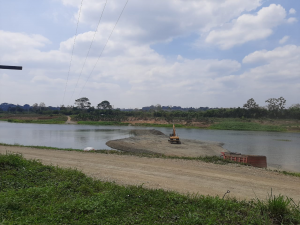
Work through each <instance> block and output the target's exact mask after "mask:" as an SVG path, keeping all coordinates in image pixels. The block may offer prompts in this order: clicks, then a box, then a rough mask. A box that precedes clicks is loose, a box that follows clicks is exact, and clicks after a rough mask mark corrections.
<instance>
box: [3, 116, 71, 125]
mask: <svg viewBox="0 0 300 225" xmlns="http://www.w3.org/2000/svg"><path fill="white" fill-rule="evenodd" d="M2 121H7V122H11V123H37V124H63V123H65V122H66V121H67V117H64V116H63V117H59V118H53V119H46V120H42V119H41V120H33V119H26V120H20V119H5V120H2Z"/></svg>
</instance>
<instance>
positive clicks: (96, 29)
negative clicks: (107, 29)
mask: <svg viewBox="0 0 300 225" xmlns="http://www.w3.org/2000/svg"><path fill="white" fill-rule="evenodd" d="M107 1H108V0H106V2H105V5H104V8H103V10H102V13H101V16H100V18H99V21H98V25H97V29H96V30H95V33H94V36H93V39H92V41H91V44H90V47H89V50H88V52H87V54H86V57H85V60H84V63H83V66H82V68H81V71H80V74H79V77H78V79H77V83H76V85H75V88H74V90H73V93H72V96H71V98H70V101H69V104H70V102H71V100H72V97H73V95H74V92H75V90H76V88H77V85H78V81H79V79H80V77H81V74H82V71H83V68H84V66H85V63H86V60H87V57H88V55H89V53H90V50H91V47H92V45H93V43H94V40H95V36H96V34H97V32H98V28H99V25H100V22H101V19H102V16H103V13H104V10H105V7H106V4H107Z"/></svg>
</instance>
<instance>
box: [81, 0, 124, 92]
mask: <svg viewBox="0 0 300 225" xmlns="http://www.w3.org/2000/svg"><path fill="white" fill-rule="evenodd" d="M128 2H129V0H127V1H126V3H125V5H124V7H123V9H122V12H121V14H120V16H119V18H118V20H117V22H116V24H115V26H114V28H113V29H112V31H111V33H110V35H109V37H108V39H107V41H106V43H105V45H104V47H103V49H102V51H101V53H100V55H99V57H98V59H97V61H96V63H95V65H94V67H93V69H92V72H91V73H90V75H89V76H88V78H87V80H86V81H85V84H84V85H83V87H82V89H81V91H80V94H79V96H81V93H82V91H83V89H84V88H85V85H86V84H87V82H88V80H89V79H90V77H91V75H92V73H93V72H94V70H95V68H96V65H97V64H98V62H99V59H100V57H101V56H102V54H103V52H104V50H105V48H106V46H107V43H108V41H109V39H110V38H111V36H112V34H113V32H114V30H115V28H116V26H117V24H118V22H119V20H120V18H121V16H122V14H123V12H124V10H125V8H126V6H127V4H128Z"/></svg>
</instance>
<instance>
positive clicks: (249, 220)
mask: <svg viewBox="0 0 300 225" xmlns="http://www.w3.org/2000/svg"><path fill="white" fill-rule="evenodd" d="M99 172H101V171H99ZM0 177H1V182H0V199H1V201H0V224H280V223H281V224H299V223H300V213H299V210H298V208H297V207H298V206H296V205H294V204H291V202H288V204H284V205H280V206H277V205H278V204H273V205H272V203H269V202H262V201H255V200H253V201H238V200H236V199H230V198H226V199H221V198H219V197H211V196H203V195H189V196H185V195H181V194H178V193H175V192H170V191H164V190H148V189H145V188H143V187H142V186H127V187H124V186H119V185H116V184H114V183H108V182H101V181H99V180H93V179H92V178H90V177H87V176H86V175H84V174H83V173H81V172H79V171H77V170H72V169H61V168H59V167H54V166H44V165H42V164H41V163H40V162H38V161H36V160H25V159H24V158H23V157H22V156H21V155H18V154H6V155H0ZM200 194H201V193H200ZM277 198H278V197H274V201H277ZM280 198H281V197H279V200H278V201H281V199H280ZM274 205H275V206H274ZM279 209H280V210H279ZM278 210H279V211H280V213H279V214H278V213H277V212H279V211H278Z"/></svg>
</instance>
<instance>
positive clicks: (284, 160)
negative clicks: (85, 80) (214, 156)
mask: <svg viewBox="0 0 300 225" xmlns="http://www.w3.org/2000/svg"><path fill="white" fill-rule="evenodd" d="M131 129H152V128H145V127H130V126H128V127H127V126H126V127H125V126H89V125H65V124H50V125H48V124H21V123H7V122H0V142H2V143H8V144H21V145H40V146H51V147H60V148H76V149H83V148H85V147H94V148H96V149H110V148H109V147H108V146H106V145H105V143H106V142H107V141H109V140H113V139H121V138H126V137H129V136H130V130H131ZM155 129H157V130H160V131H162V132H163V133H165V134H169V133H171V131H172V130H171V129H170V128H155ZM177 132H178V134H179V136H180V137H182V138H187V139H195V140H203V141H216V142H222V143H224V148H225V149H227V150H229V151H233V152H240V153H244V154H253V155H265V156H267V161H268V166H271V167H275V168H278V169H285V170H291V171H298V172H300V133H278V132H276V133H275V132H252V131H220V130H200V129H183V128H178V129H177Z"/></svg>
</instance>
